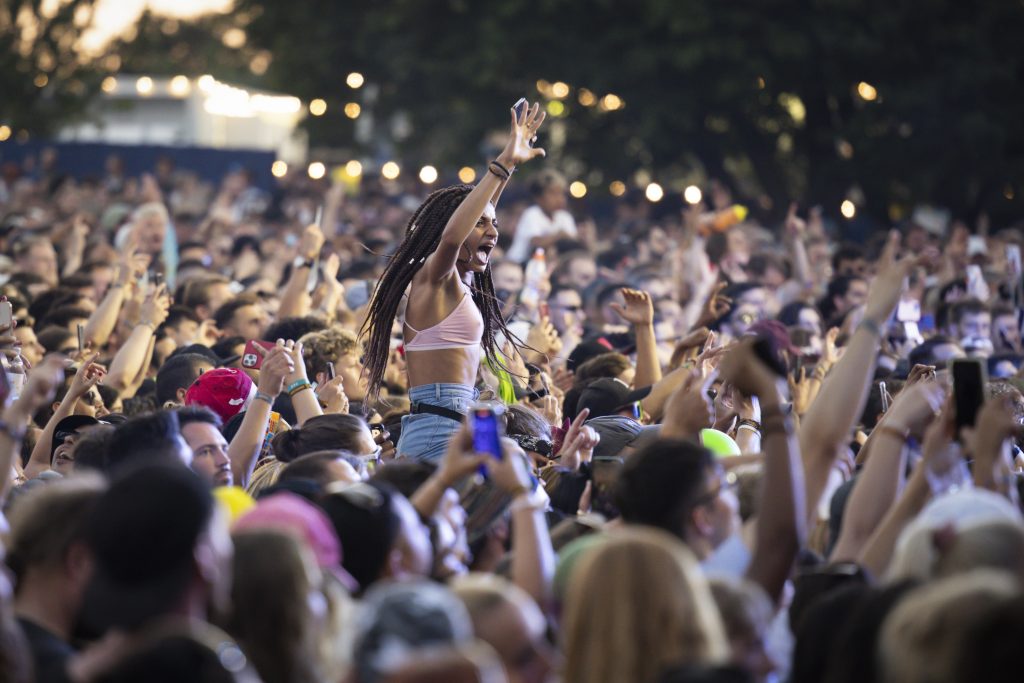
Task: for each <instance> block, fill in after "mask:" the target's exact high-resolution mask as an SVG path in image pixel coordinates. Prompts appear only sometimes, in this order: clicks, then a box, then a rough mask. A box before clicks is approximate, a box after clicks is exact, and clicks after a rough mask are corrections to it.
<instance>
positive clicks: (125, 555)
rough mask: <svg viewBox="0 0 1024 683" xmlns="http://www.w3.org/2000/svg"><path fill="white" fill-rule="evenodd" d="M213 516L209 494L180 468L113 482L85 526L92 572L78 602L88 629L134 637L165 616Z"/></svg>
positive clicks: (157, 467)
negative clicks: (120, 631)
mask: <svg viewBox="0 0 1024 683" xmlns="http://www.w3.org/2000/svg"><path fill="white" fill-rule="evenodd" d="M213 512H214V501H213V497H212V495H211V494H210V489H209V487H208V486H207V485H206V484H204V483H203V481H202V480H201V479H200V478H199V477H198V476H197V475H196V474H195V473H193V472H192V471H191V470H190V469H188V468H187V467H184V466H183V465H178V464H147V465H144V466H141V467H136V468H133V469H130V470H128V471H126V472H125V473H124V474H122V475H121V476H119V477H117V478H116V479H115V480H114V482H113V483H112V484H111V486H110V488H109V489H108V490H107V492H106V493H105V494H103V496H102V497H101V498H100V500H99V501H98V502H97V504H96V508H95V509H94V510H93V514H92V516H91V517H90V519H89V522H88V525H87V531H86V539H87V541H88V543H89V546H90V548H91V549H92V551H93V554H94V557H95V572H94V573H93V577H92V580H91V581H90V583H89V585H88V586H87V588H86V591H85V596H84V601H83V609H82V614H83V617H84V619H85V623H86V625H87V626H88V627H90V628H92V629H96V630H97V632H100V633H102V632H105V631H106V630H108V629H110V628H123V629H129V630H132V629H136V628H138V627H139V626H141V625H142V624H144V623H145V622H146V621H148V620H151V619H153V618H154V617H158V616H160V615H163V614H166V613H167V612H169V611H171V610H172V609H173V607H174V605H175V604H176V603H177V602H178V601H179V600H181V598H182V594H183V592H184V591H185V589H186V588H187V586H188V583H189V581H190V579H191V577H192V574H193V561H194V559H193V558H194V551H195V546H196V543H197V542H198V540H199V538H200V536H201V535H202V534H203V532H204V531H205V530H206V529H207V527H208V524H209V522H210V519H211V517H212V516H213Z"/></svg>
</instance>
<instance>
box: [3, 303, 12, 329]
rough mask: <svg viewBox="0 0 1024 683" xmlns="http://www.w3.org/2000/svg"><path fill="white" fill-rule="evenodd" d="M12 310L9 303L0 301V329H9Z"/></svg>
mask: <svg viewBox="0 0 1024 683" xmlns="http://www.w3.org/2000/svg"><path fill="white" fill-rule="evenodd" d="M13 318H14V309H13V307H12V306H11V302H10V301H0V327H10V326H11V321H12V319H13Z"/></svg>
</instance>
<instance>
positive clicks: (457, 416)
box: [409, 402, 466, 422]
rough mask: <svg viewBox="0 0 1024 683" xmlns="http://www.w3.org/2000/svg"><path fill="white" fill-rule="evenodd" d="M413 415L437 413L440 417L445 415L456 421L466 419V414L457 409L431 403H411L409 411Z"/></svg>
mask: <svg viewBox="0 0 1024 683" xmlns="http://www.w3.org/2000/svg"><path fill="white" fill-rule="evenodd" d="M409 412H411V413H412V414H413V415H419V414H422V413H430V414H431V415H439V416H441V417H447V418H448V419H449V420H455V421H456V422H462V421H463V420H465V419H466V416H465V415H463V414H462V413H460V412H459V411H457V410H452V409H450V408H443V407H441V406H435V405H433V404H432V403H419V402H417V403H413V404H412V408H411V409H410V411H409Z"/></svg>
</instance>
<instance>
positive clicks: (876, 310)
mask: <svg viewBox="0 0 1024 683" xmlns="http://www.w3.org/2000/svg"><path fill="white" fill-rule="evenodd" d="M899 246H900V233H899V232H897V231H896V230H893V231H891V232H890V233H889V239H888V241H887V242H886V244H885V248H884V249H883V250H882V255H881V257H880V258H879V259H878V273H877V274H876V275H875V279H874V282H872V283H871V289H870V291H869V293H868V301H867V304H866V305H865V307H864V317H865V318H866V319H868V320H871V321H872V322H874V323H875V324H876V325H885V324H886V322H887V321H888V320H889V318H890V316H892V312H893V311H894V310H895V309H896V304H897V303H899V300H900V296H901V295H902V294H903V289H904V287H905V286H906V280H907V276H908V275H909V274H910V269H911V268H912V267H913V266H914V264H915V263H916V258H915V257H906V258H903V259H900V260H896V252H897V251H898V250H899Z"/></svg>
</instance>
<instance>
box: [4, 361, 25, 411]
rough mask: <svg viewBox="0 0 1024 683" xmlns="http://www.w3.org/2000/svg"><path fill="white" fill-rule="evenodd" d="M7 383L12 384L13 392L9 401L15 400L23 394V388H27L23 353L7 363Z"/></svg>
mask: <svg viewBox="0 0 1024 683" xmlns="http://www.w3.org/2000/svg"><path fill="white" fill-rule="evenodd" d="M7 383H8V384H10V385H11V393H10V396H9V398H8V400H9V401H11V402H14V401H17V400H18V397H19V396H21V392H22V390H23V389H24V388H25V363H24V362H22V360H21V354H18V355H17V356H15V357H14V358H13V359H11V361H10V363H9V364H8V365H7Z"/></svg>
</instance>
